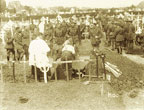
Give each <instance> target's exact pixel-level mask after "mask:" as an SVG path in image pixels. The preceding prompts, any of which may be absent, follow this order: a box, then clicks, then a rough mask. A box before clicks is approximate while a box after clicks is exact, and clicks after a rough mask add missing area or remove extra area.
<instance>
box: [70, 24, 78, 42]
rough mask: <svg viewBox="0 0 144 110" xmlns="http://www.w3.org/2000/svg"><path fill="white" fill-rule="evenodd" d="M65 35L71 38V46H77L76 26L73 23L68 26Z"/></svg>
mask: <svg viewBox="0 0 144 110" xmlns="http://www.w3.org/2000/svg"><path fill="white" fill-rule="evenodd" d="M67 34H68V36H69V37H70V38H72V40H73V44H77V43H78V42H79V38H78V26H77V25H76V23H74V22H73V23H71V25H70V26H69V29H68V32H67Z"/></svg>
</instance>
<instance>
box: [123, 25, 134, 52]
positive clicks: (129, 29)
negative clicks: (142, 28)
mask: <svg viewBox="0 0 144 110" xmlns="http://www.w3.org/2000/svg"><path fill="white" fill-rule="evenodd" d="M127 26H128V27H127V31H126V37H125V38H126V41H127V49H126V50H127V53H132V50H133V43H134V37H135V27H134V26H133V25H132V24H131V23H128V24H127Z"/></svg>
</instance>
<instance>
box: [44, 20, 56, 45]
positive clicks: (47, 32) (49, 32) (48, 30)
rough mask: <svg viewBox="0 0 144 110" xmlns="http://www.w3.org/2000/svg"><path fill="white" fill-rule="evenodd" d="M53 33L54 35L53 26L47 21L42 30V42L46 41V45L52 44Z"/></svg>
mask: <svg viewBox="0 0 144 110" xmlns="http://www.w3.org/2000/svg"><path fill="white" fill-rule="evenodd" d="M53 33H54V29H53V25H52V23H51V22H50V21H49V22H48V23H46V24H45V29H44V40H45V41H47V43H48V44H50V42H52V40H53Z"/></svg>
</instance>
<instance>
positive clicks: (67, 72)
mask: <svg viewBox="0 0 144 110" xmlns="http://www.w3.org/2000/svg"><path fill="white" fill-rule="evenodd" d="M66 61H67V56H66ZM66 74H67V81H69V71H68V63H66Z"/></svg>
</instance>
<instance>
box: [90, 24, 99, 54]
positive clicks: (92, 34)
mask: <svg viewBox="0 0 144 110" xmlns="http://www.w3.org/2000/svg"><path fill="white" fill-rule="evenodd" d="M96 30H98V28H97V26H96V25H94V24H91V26H90V30H89V36H90V39H91V43H92V46H93V47H94V50H95V49H97V51H99V45H100V43H101V40H100V36H99V34H98V31H96Z"/></svg>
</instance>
